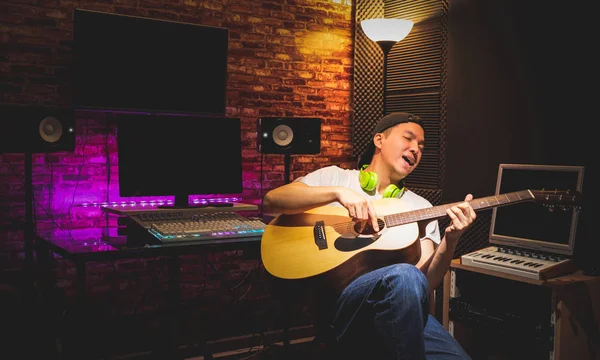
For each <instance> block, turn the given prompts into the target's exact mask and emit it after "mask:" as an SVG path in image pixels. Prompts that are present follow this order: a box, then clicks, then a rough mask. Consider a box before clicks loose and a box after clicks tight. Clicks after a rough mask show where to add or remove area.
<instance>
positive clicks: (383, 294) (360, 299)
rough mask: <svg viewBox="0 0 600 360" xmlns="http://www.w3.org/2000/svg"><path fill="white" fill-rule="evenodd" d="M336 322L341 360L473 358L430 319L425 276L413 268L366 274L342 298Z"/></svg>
mask: <svg viewBox="0 0 600 360" xmlns="http://www.w3.org/2000/svg"><path fill="white" fill-rule="evenodd" d="M335 309H336V310H335V312H334V318H333V322H332V328H331V330H332V334H331V335H332V336H333V339H331V340H333V341H334V348H335V350H334V352H335V354H336V356H339V358H340V359H373V360H384V359H385V360H398V359H410V360H419V359H436V360H446V359H452V360H458V359H470V357H469V355H467V354H466V352H465V351H464V350H463V349H462V348H461V346H460V345H459V344H458V342H456V340H455V339H454V338H453V337H452V336H451V335H450V333H449V332H448V331H446V329H444V327H443V326H442V325H441V324H440V323H439V322H438V321H437V319H436V318H435V317H433V316H431V315H429V287H428V284H427V279H426V277H425V275H424V274H423V273H422V272H421V271H420V270H419V269H417V268H416V267H415V266H413V265H410V264H394V265H390V266H387V267H384V268H380V269H377V270H374V271H372V272H370V273H367V274H364V275H362V276H360V277H359V278H357V279H356V280H354V281H353V282H352V283H350V285H348V286H347V287H346V289H344V291H343V292H342V294H341V295H340V297H339V298H338V299H337V304H336V307H335Z"/></svg>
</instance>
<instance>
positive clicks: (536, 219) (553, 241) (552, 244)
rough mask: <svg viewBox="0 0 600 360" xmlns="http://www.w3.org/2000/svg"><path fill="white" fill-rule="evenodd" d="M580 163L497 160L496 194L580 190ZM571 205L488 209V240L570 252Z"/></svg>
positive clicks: (527, 204) (534, 204)
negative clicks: (543, 163)
mask: <svg viewBox="0 0 600 360" xmlns="http://www.w3.org/2000/svg"><path fill="white" fill-rule="evenodd" d="M583 173H584V167H583V166H557V165H528V164H500V166H499V169H498V179H497V182H496V195H500V194H505V193H508V192H513V191H521V190H560V191H565V190H569V191H571V193H572V194H573V195H575V194H577V193H581V192H582V185H583ZM578 214H579V211H578V209H577V208H576V207H573V206H554V207H552V206H551V205H550V206H545V205H542V204H540V203H538V202H525V203H517V204H513V205H509V206H503V207H496V208H494V209H492V223H491V227H490V243H492V244H494V245H504V246H513V247H517V248H521V249H530V250H536V251H544V252H549V253H555V254H562V255H567V256H570V255H573V249H574V246H575V235H576V230H577V217H578Z"/></svg>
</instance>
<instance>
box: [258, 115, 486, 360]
mask: <svg viewBox="0 0 600 360" xmlns="http://www.w3.org/2000/svg"><path fill="white" fill-rule="evenodd" d="M424 143H425V130H424V128H423V126H422V123H421V121H420V119H419V118H418V117H417V116H415V115H412V114H409V113H400V112H398V113H391V114H389V115H386V116H384V117H383V118H382V119H381V120H380V121H379V122H378V123H377V125H376V126H375V130H374V134H373V139H372V142H371V143H370V144H369V146H368V148H367V150H366V151H365V153H364V154H363V156H361V158H360V160H359V170H348V169H341V168H339V167H337V166H327V167H324V168H321V169H319V170H316V171H314V172H312V173H310V174H307V175H306V176H304V177H301V178H299V179H297V180H296V181H294V182H292V183H290V184H287V185H284V186H281V187H279V188H276V189H273V190H271V191H269V192H268V193H267V194H266V195H265V197H264V201H263V206H264V209H265V210H266V211H269V212H276V213H281V214H298V213H302V212H304V211H306V210H309V209H312V208H315V207H319V206H323V205H336V206H343V207H344V208H346V209H347V210H348V215H349V216H350V217H351V218H352V219H353V220H360V221H364V222H365V223H367V222H368V224H369V225H371V226H372V227H373V229H374V230H375V231H379V230H380V229H379V226H378V223H377V209H376V208H375V205H374V201H375V200H377V199H380V198H382V197H383V194H385V195H386V197H399V201H400V202H402V206H403V209H405V210H418V209H423V208H427V207H431V206H432V204H431V203H430V202H429V201H427V200H426V199H425V198H423V197H421V196H419V195H417V194H416V193H414V192H412V191H410V190H407V189H404V186H403V179H404V178H405V177H406V176H408V175H409V174H410V173H411V172H412V171H413V170H414V169H415V168H416V167H417V165H418V164H419V162H420V160H421V156H422V154H423V147H424ZM371 185H372V186H371ZM472 199H473V196H472V195H471V194H468V195H467V196H466V198H465V202H463V203H460V204H458V205H456V206H452V207H451V208H449V209H448V210H447V211H446V213H447V215H448V217H449V218H450V220H451V223H450V224H449V225H448V227H447V228H446V229H445V232H444V236H443V237H442V238H441V239H440V231H439V225H438V222H437V221H430V222H429V223H426V222H423V223H419V224H418V228H419V236H418V237H419V239H418V241H419V243H420V250H421V256H420V259H419V260H418V262H417V263H416V265H412V264H406V263H400V264H393V265H389V266H384V267H381V268H379V269H376V270H373V271H370V272H368V273H366V274H363V275H361V276H359V277H358V278H356V279H355V280H353V281H352V282H351V283H350V284H349V285H348V286H347V287H346V288H345V289H344V290H343V291H342V292H341V294H340V295H339V296H338V297H337V299H336V300H335V306H334V309H333V314H331V320H330V324H331V330H332V336H333V339H334V340H335V344H336V345H338V346H336V348H337V349H338V350H339V351H337V353H338V355H339V356H340V357H341V358H344V359H349V358H352V359H367V358H368V359H390V360H391V359H411V360H416V359H425V358H427V359H469V356H468V355H467V354H466V353H465V352H464V350H463V349H462V348H461V347H460V345H459V344H458V343H457V342H456V341H455V340H454V338H453V337H452V336H451V335H450V334H449V333H448V332H447V331H446V330H445V329H444V328H443V327H442V326H441V324H440V323H439V322H438V321H437V320H436V319H435V317H433V316H431V315H429V314H428V308H429V306H428V301H429V293H430V292H431V291H432V290H433V289H435V288H436V287H437V286H438V285H439V284H440V283H441V281H442V279H443V276H444V274H445V273H446V271H447V270H448V268H449V265H450V261H451V260H452V258H453V256H454V249H455V247H456V244H457V242H458V240H459V238H460V236H461V235H462V234H463V232H464V231H465V230H466V229H467V228H468V227H469V226H470V225H471V224H472V223H473V221H474V220H475V218H476V215H475V211H474V210H473V208H472V207H471V205H470V204H469V203H468V201H470V200H472Z"/></svg>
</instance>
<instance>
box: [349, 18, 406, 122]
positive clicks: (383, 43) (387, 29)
mask: <svg viewBox="0 0 600 360" xmlns="http://www.w3.org/2000/svg"><path fill="white" fill-rule="evenodd" d="M413 24H414V23H413V22H412V21H410V20H405V19H367V20H363V21H361V22H360V25H361V27H362V29H363V31H364V33H365V35H367V37H368V38H369V39H371V40H372V41H374V42H376V43H377V45H379V47H380V48H381V50H382V51H383V114H384V115H385V114H386V113H387V111H386V105H387V100H386V89H387V62H388V54H389V53H390V50H392V47H393V46H394V44H396V43H397V42H398V41H400V40H402V39H404V38H405V37H406V36H407V35H408V33H409V32H410V30H412V28H413Z"/></svg>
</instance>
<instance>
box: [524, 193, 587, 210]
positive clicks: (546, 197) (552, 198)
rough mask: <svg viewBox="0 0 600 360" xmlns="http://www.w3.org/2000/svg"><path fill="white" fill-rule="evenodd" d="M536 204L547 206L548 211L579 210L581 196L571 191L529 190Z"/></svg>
mask: <svg viewBox="0 0 600 360" xmlns="http://www.w3.org/2000/svg"><path fill="white" fill-rule="evenodd" d="M529 191H531V193H532V194H533V197H534V199H535V201H536V202H538V203H541V204H543V205H544V206H547V207H548V208H549V209H550V211H554V210H555V209H557V208H558V209H561V210H565V211H566V210H568V209H570V208H572V209H574V210H575V211H579V210H581V194H580V193H579V192H578V191H572V190H529Z"/></svg>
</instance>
